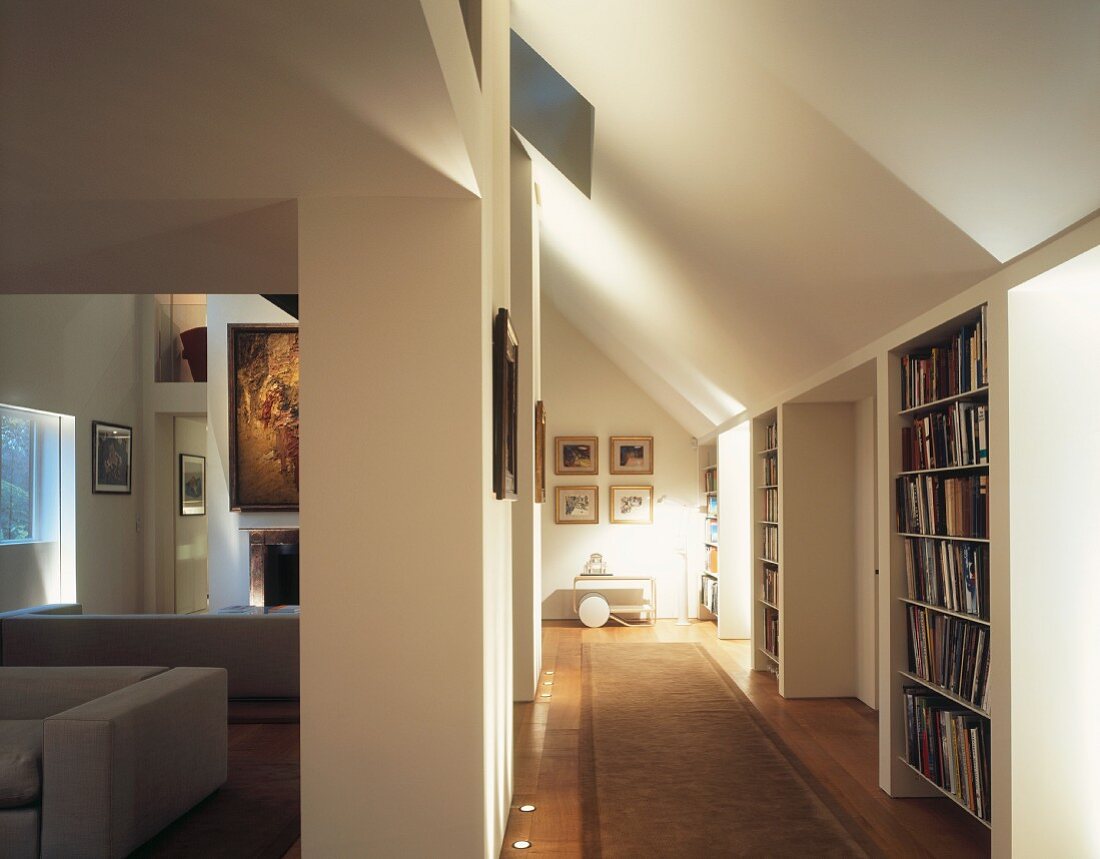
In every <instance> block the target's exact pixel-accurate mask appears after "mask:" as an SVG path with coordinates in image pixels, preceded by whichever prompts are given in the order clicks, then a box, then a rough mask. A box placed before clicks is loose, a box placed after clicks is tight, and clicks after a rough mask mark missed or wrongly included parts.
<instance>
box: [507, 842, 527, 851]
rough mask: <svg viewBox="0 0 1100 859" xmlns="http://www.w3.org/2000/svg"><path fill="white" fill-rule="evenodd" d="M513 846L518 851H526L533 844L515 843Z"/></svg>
mask: <svg viewBox="0 0 1100 859" xmlns="http://www.w3.org/2000/svg"><path fill="white" fill-rule="evenodd" d="M512 846H513V847H515V848H516V849H517V850H526V849H527V848H528V847H530V846H531V842H530V841H513V842H512Z"/></svg>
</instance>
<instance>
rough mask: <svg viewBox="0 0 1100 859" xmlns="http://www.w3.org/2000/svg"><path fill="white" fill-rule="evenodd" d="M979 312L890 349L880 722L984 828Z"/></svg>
mask: <svg viewBox="0 0 1100 859" xmlns="http://www.w3.org/2000/svg"><path fill="white" fill-rule="evenodd" d="M986 314H987V311H986V307H985V306H984V305H983V306H982V307H979V308H976V309H974V310H973V311H971V312H969V313H967V314H964V315H963V316H961V317H958V318H956V319H954V320H951V321H950V322H948V323H946V324H944V325H942V326H939V327H938V328H936V329H933V330H932V331H930V332H928V333H927V334H926V335H924V336H922V337H920V338H917V339H916V340H915V341H913V342H910V343H907V344H905V346H903V347H902V348H899V349H898V350H897V351H896V352H895V353H893V356H892V357H893V358H894V363H893V370H892V372H893V375H894V378H895V380H896V382H897V388H896V391H894V392H893V393H892V395H891V404H892V408H893V409H894V417H893V418H892V419H891V427H892V434H893V436H894V437H893V438H892V439H891V469H892V471H893V472H894V491H895V497H894V515H895V529H894V538H893V543H894V545H893V546H892V549H891V569H892V576H891V579H892V581H891V588H892V596H893V597H894V600H893V602H894V608H892V610H891V618H892V624H894V625H896V626H895V629H896V630H897V632H898V633H899V634H896V635H894V636H893V637H892V642H893V644H892V648H891V665H892V667H893V669H894V672H895V679H894V680H893V681H892V683H891V687H890V688H891V693H892V695H893V696H894V697H893V699H892V701H891V707H890V709H891V720H892V722H893V724H892V725H890V726H889V729H888V730H889V735H890V738H891V748H892V750H893V754H894V755H896V757H897V760H898V763H899V764H900V765H901V766H902V767H903V770H904V771H905V772H906V773H908V774H909V775H911V776H913V777H915V779H916V781H915V784H916V785H917V786H920V785H923V786H924V788H925V791H929V790H930V789H934V790H935V791H936V792H939V793H941V794H944V795H946V796H947V797H948V798H949V799H951V800H953V801H954V802H955V804H957V805H958V806H960V807H961V808H963V809H965V810H966V812H967V813H968V814H970V815H972V816H973V817H975V818H977V819H978V820H980V821H981V822H982V823H983V824H984V825H985V826H987V827H990V828H992V825H993V811H992V803H991V798H992V792H993V791H992V778H993V777H994V773H993V765H992V763H991V750H992V745H991V733H992V725H993V720H994V718H995V715H996V714H995V713H993V712H992V710H991V707H990V704H989V678H990V674H991V666H992V665H993V664H994V663H993V660H994V658H995V657H994V656H993V655H992V653H991V647H990V644H991V639H992V636H993V623H992V620H991V618H992V615H991V613H990V555H991V548H992V546H991V542H992V541H991V535H990V529H989V510H990V504H989V502H990V483H989V465H990V450H989V438H990V434H989V368H988V360H987V353H988V346H987V332H988V324H987V321H986ZM902 632H903V633H904V638H902V636H901V635H900V633H902ZM917 792H918V791H917V790H916V789H914V790H909V791H904V790H903V791H901V792H898V791H896V792H895V795H903V794H904V793H917Z"/></svg>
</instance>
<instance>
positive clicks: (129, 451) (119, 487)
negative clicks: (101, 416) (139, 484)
mask: <svg viewBox="0 0 1100 859" xmlns="http://www.w3.org/2000/svg"><path fill="white" fill-rule="evenodd" d="M133 441H134V431H133V430H132V429H131V428H130V427H127V426H122V425H120V424H108V423H103V422H102V421H92V492H105V493H111V494H115V495H129V494H130V488H131V482H132V475H131V467H132V466H133V461H134V452H133Z"/></svg>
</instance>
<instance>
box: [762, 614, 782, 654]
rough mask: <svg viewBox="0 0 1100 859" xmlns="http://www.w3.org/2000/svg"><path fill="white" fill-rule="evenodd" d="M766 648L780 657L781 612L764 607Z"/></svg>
mask: <svg viewBox="0 0 1100 859" xmlns="http://www.w3.org/2000/svg"><path fill="white" fill-rule="evenodd" d="M764 649H765V650H766V651H768V653H770V654H771V655H772V656H774V657H775V658H776V659H778V658H779V612H777V611H775V610H774V609H770V608H765V609H764Z"/></svg>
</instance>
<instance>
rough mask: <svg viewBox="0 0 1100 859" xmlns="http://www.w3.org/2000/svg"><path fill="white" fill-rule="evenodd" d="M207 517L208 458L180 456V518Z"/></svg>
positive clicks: (188, 455)
mask: <svg viewBox="0 0 1100 859" xmlns="http://www.w3.org/2000/svg"><path fill="white" fill-rule="evenodd" d="M205 515H206V457H205V456H196V455H195V454H193V453H181V454H180V516H205Z"/></svg>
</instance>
